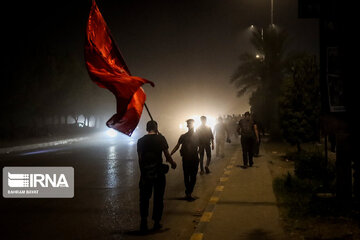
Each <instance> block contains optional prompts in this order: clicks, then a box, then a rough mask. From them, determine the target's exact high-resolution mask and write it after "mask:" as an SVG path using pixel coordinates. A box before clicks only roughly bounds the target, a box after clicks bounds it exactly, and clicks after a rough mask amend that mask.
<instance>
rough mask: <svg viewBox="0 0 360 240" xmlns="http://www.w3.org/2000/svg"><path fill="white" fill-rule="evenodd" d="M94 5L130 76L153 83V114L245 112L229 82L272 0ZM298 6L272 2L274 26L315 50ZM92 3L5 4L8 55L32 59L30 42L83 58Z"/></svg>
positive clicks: (295, 45) (299, 47)
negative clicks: (252, 27)
mask: <svg viewBox="0 0 360 240" xmlns="http://www.w3.org/2000/svg"><path fill="white" fill-rule="evenodd" d="M74 2H76V3H74ZM97 4H98V6H99V9H100V11H101V12H102V14H103V17H104V18H105V20H106V21H107V23H108V26H109V28H110V30H111V32H112V34H113V36H114V38H115V41H116V43H117V45H118V47H119V49H120V51H121V52H122V54H123V56H124V58H125V60H126V62H127V64H128V67H129V68H130V70H131V72H132V74H133V75H135V76H141V77H144V78H147V79H149V80H151V81H153V82H155V84H156V87H155V88H152V87H151V86H147V85H146V86H144V89H145V91H146V93H147V104H148V106H149V107H150V109H151V111H152V113H153V115H154V116H159V117H160V116H169V115H171V116H176V117H186V116H190V115H192V114H198V115H201V114H211V115H213V116H217V115H218V114H232V113H241V112H244V111H246V110H248V108H249V105H248V96H244V97H242V98H237V97H236V89H235V88H234V86H233V85H231V84H230V83H229V79H230V77H231V75H232V74H233V72H234V71H235V68H236V66H237V65H238V56H239V55H240V54H241V53H243V52H245V51H253V50H252V49H251V46H250V45H249V38H250V32H249V30H248V27H249V26H250V25H251V24H254V25H256V26H259V27H267V26H268V25H269V24H270V0H217V1H216V0H206V1H204V0H192V1H187V0H186V1H169V0H168V1H150V0H146V1H145V0H144V1H140V0H139V1H134V0H118V1H109V0H98V1H97ZM297 4H298V1H294V0H274V23H275V24H276V25H277V26H279V27H281V28H283V29H285V30H286V31H287V32H288V33H289V36H290V40H291V41H290V42H289V49H290V50H292V51H307V52H309V53H313V54H318V51H319V50H318V49H319V40H318V39H319V33H318V28H319V27H318V20H317V19H298V12H297ZM90 6H91V1H90V0H87V1H55V2H54V1H48V2H46V3H44V2H36V1H27V2H16V3H12V4H10V6H7V7H6V11H8V12H11V13H12V14H11V15H10V17H5V16H2V18H3V19H2V20H3V22H4V21H5V22H6V23H7V24H6V26H5V31H6V32H7V33H8V35H7V36H8V37H7V38H6V40H7V41H8V42H7V45H8V48H6V49H5V52H6V54H8V55H9V56H12V59H13V60H14V59H16V57H14V56H18V57H20V58H23V57H25V58H26V57H27V58H29V59H31V55H32V54H33V52H32V51H31V49H32V48H33V47H32V46H34V48H35V47H39V46H40V47H41V46H42V45H49V46H51V49H53V51H54V52H55V54H56V53H57V52H62V51H66V52H68V53H70V54H72V55H73V56H75V57H76V58H77V59H78V60H79V61H82V62H83V61H84V60H83V43H84V38H85V24H86V21H87V17H88V14H89V10H90ZM29 49H30V50H29ZM254 55H255V52H254ZM11 65H13V63H11ZM44 67H47V66H46V65H44ZM84 69H85V64H83V69H82V70H84ZM17 70H19V71H21V69H17ZM84 77H88V76H84ZM89 81H91V80H90V78H89ZM104 91H105V90H104ZM109 94H110V93H109ZM114 103H115V100H114ZM114 103H112V104H114ZM114 111H115V109H114Z"/></svg>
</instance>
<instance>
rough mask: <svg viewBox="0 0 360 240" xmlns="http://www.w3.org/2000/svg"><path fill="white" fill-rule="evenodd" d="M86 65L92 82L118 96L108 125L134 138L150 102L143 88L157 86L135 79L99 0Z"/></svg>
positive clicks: (88, 36)
mask: <svg viewBox="0 0 360 240" xmlns="http://www.w3.org/2000/svg"><path fill="white" fill-rule="evenodd" d="M85 62H86V66H87V70H88V72H89V75H90V77H91V79H92V80H93V81H94V82H95V83H96V84H97V85H98V86H100V87H102V88H106V89H108V90H109V91H111V92H112V93H113V94H114V95H115V97H116V104H117V109H116V114H114V115H113V116H112V117H111V118H110V119H109V120H108V121H107V122H106V125H107V126H108V127H110V128H113V129H116V130H118V131H120V132H122V133H124V134H126V135H128V136H131V134H132V133H133V131H134V130H135V128H136V126H137V124H138V123H139V120H140V117H141V113H142V110H143V107H144V103H145V100H146V95H145V92H144V90H143V89H142V88H141V86H142V85H143V84H145V83H150V84H151V86H154V83H153V82H151V81H149V80H146V79H144V78H141V77H135V76H131V74H130V71H129V69H128V67H127V66H126V63H125V61H124V59H123V57H122V56H121V53H120V51H119V49H118V48H117V46H116V44H115V41H114V39H113V38H112V36H111V33H110V30H109V28H108V26H107V24H106V22H105V20H104V18H103V17H102V15H101V13H100V11H99V8H98V7H97V5H96V3H95V0H93V2H92V6H91V10H90V14H89V19H88V22H87V27H86V42H85Z"/></svg>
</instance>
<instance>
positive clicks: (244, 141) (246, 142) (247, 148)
mask: <svg viewBox="0 0 360 240" xmlns="http://www.w3.org/2000/svg"><path fill="white" fill-rule="evenodd" d="M254 144H255V139H254V137H251V136H250V137H247V136H241V147H242V152H243V162H244V165H245V166H247V165H248V164H249V165H250V166H252V165H253V164H254V162H253V156H254Z"/></svg>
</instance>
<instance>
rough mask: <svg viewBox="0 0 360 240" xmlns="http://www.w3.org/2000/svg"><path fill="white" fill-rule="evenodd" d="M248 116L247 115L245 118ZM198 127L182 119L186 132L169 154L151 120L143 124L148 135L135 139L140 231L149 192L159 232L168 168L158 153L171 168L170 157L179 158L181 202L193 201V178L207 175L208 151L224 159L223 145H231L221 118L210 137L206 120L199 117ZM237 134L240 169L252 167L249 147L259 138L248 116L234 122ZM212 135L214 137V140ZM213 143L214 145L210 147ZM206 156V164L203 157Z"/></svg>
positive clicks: (145, 226)
mask: <svg viewBox="0 0 360 240" xmlns="http://www.w3.org/2000/svg"><path fill="white" fill-rule="evenodd" d="M248 115H249V116H248ZM200 119H201V126H200V127H198V129H197V130H196V131H195V125H194V122H195V121H194V119H188V120H186V123H187V128H188V131H187V132H186V133H185V134H182V135H181V136H180V138H179V140H178V142H177V144H176V146H175V147H174V148H173V150H172V151H171V153H169V146H168V144H167V141H166V139H165V137H164V136H163V135H161V134H160V133H159V131H158V124H157V122H155V121H149V122H148V123H147V125H146V130H147V132H148V134H146V135H145V136H143V137H142V138H140V139H139V140H138V143H137V152H138V158H139V166H140V172H141V176H140V182H139V188H140V215H141V223H140V231H141V232H146V231H147V230H148V225H147V218H148V213H149V200H150V198H151V195H152V192H153V194H154V201H153V203H154V207H153V216H152V219H153V220H154V229H155V230H156V229H160V228H161V227H162V226H161V224H160V220H161V216H162V212H163V207H164V204H163V197H164V192H165V185H166V179H165V174H166V173H167V172H168V171H169V166H168V165H167V164H163V159H162V153H164V156H165V158H166V162H168V163H170V166H171V168H172V169H176V167H177V164H176V162H175V161H174V160H173V159H172V155H173V154H175V153H176V152H177V151H178V150H179V149H180V155H181V157H182V167H183V175H184V184H185V199H186V200H188V201H193V200H194V198H193V196H192V193H193V190H194V187H195V184H196V176H197V173H198V171H199V165H200V174H201V175H203V174H205V173H206V174H209V173H210V172H211V171H210V168H209V166H210V162H211V150H214V148H215V146H216V156H217V157H219V158H223V157H224V156H225V153H224V146H225V142H231V141H230V137H229V132H228V129H227V127H226V125H225V124H224V122H223V119H222V118H221V117H219V119H218V123H217V124H216V126H215V127H214V134H213V132H212V130H211V128H210V127H208V126H207V125H206V122H207V118H206V117H205V116H202V117H201V118H200ZM237 130H238V133H239V134H240V135H241V145H242V148H243V161H244V167H248V166H249V167H251V166H252V165H253V158H252V157H253V148H254V144H256V142H259V135H258V131H257V127H256V124H255V122H254V121H253V120H252V119H251V118H250V113H248V112H247V113H245V117H244V118H243V119H242V120H240V121H239V123H238V129H237ZM214 135H215V138H214ZM214 142H215V144H214ZM205 154H206V162H205V164H204V157H205Z"/></svg>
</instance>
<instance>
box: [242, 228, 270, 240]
mask: <svg viewBox="0 0 360 240" xmlns="http://www.w3.org/2000/svg"><path fill="white" fill-rule="evenodd" d="M245 239H247V240H275V238H274V237H272V236H271V233H270V232H268V231H265V230H263V229H254V230H252V231H250V232H249V233H247V234H246V237H245Z"/></svg>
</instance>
